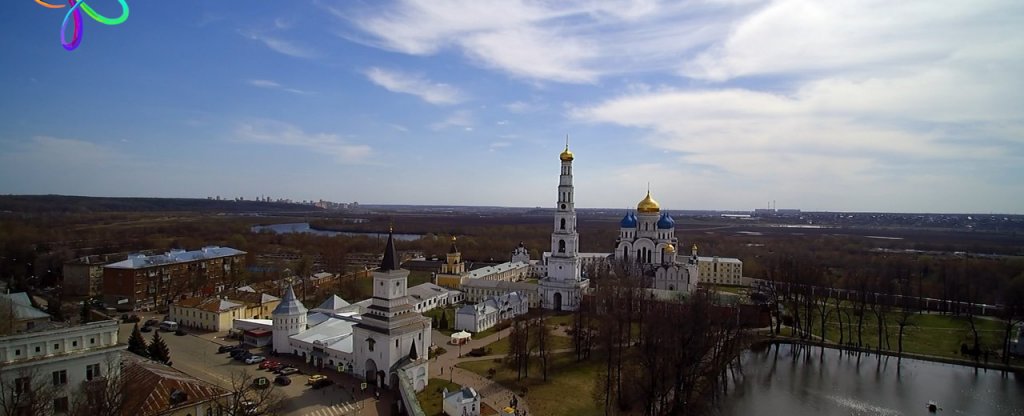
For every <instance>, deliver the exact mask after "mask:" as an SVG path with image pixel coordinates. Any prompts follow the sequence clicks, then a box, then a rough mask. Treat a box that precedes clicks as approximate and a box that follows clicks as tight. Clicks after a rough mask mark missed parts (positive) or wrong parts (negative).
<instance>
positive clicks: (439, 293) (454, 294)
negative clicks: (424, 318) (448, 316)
mask: <svg viewBox="0 0 1024 416" xmlns="http://www.w3.org/2000/svg"><path fill="white" fill-rule="evenodd" d="M462 299H463V295H462V292H460V291H458V290H448V289H445V288H443V287H441V286H438V285H435V284H433V283H423V284H420V285H416V286H413V287H410V288H409V302H411V303H412V308H413V310H415V311H416V312H419V313H423V312H426V311H429V310H431V309H434V308H436V307H438V306H448V305H454V304H456V303H459V302H462Z"/></svg>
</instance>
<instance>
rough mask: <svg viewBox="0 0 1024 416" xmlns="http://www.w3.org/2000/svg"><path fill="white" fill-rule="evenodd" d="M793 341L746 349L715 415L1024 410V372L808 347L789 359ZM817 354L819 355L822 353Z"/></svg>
mask: <svg viewBox="0 0 1024 416" xmlns="http://www.w3.org/2000/svg"><path fill="white" fill-rule="evenodd" d="M801 348H807V347H798V346H792V345H778V346H772V347H770V348H769V349H768V350H765V351H761V352H753V351H747V352H746V353H744V354H743V357H742V358H741V359H742V360H743V361H742V362H743V374H742V375H740V376H738V377H736V380H735V381H736V385H735V386H734V388H733V390H732V391H730V392H729V394H728V395H727V396H725V397H724V403H723V404H722V405H721V408H720V409H719V412H720V414H721V415H732V416H753V415H817V416H850V415H857V416H860V415H865V416H866V415H880V416H897V415H929V414H930V413H928V410H927V409H926V405H927V403H928V401H929V400H934V401H935V402H936V403H938V405H939V407H941V408H942V409H941V410H939V411H938V413H936V414H937V415H978V416H996V415H1017V416H1024V376H1021V375H1014V374H1013V373H1008V374H1006V375H1004V374H1003V373H1000V372H999V371H993V370H988V371H986V370H977V371H975V370H974V369H973V368H971V367H965V366H957V365H950V364H942V363H934V362H930V361H919V360H908V359H903V362H902V365H901V366H900V369H899V371H897V364H896V358H895V357H887V356H882V357H879V356H876V355H870V356H865V355H863V354H862V355H861V357H860V359H859V360H858V358H857V356H856V355H845V354H842V353H840V352H839V351H837V350H834V349H830V348H825V350H824V352H822V350H821V348H818V347H812V349H811V354H810V358H807V355H806V351H807V350H806V349H803V350H802V351H804V353H802V354H800V355H799V356H797V357H796V359H794V355H793V351H796V350H800V349H801ZM821 354H824V357H823V358H824V359H823V360H822V355H821Z"/></svg>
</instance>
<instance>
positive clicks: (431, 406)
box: [416, 378, 462, 416]
mask: <svg viewBox="0 0 1024 416" xmlns="http://www.w3.org/2000/svg"><path fill="white" fill-rule="evenodd" d="M446 388H447V389H448V391H449V392H451V391H455V390H458V389H461V388H462V386H460V385H459V384H458V383H451V382H448V380H444V379H440V378H432V379H430V380H429V381H428V382H427V388H425V389H423V391H421V392H419V393H416V400H419V402H420V407H421V408H423V413H426V414H427V416H437V415H442V414H444V411H443V409H442V406H443V404H444V399H443V398H442V397H441V393H442V392H443V391H444V389H446Z"/></svg>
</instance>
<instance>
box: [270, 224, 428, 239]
mask: <svg viewBox="0 0 1024 416" xmlns="http://www.w3.org/2000/svg"><path fill="white" fill-rule="evenodd" d="M263 231H271V232H275V233H278V234H287V233H308V234H316V235H325V236H328V237H334V236H338V235H344V236H350V237H358V236H366V237H371V238H387V236H388V235H387V234H384V233H360V232H355V231H326V230H314V229H312V228H309V223H308V222H296V223H291V224H271V225H254V226H253V227H252V232H254V233H258V232H263ZM420 237H422V235H420V234H395V239H396V240H405V241H412V240H416V239H419V238H420Z"/></svg>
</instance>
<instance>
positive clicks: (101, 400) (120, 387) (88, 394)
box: [70, 361, 125, 416]
mask: <svg viewBox="0 0 1024 416" xmlns="http://www.w3.org/2000/svg"><path fill="white" fill-rule="evenodd" d="M106 367H107V369H106V372H104V373H103V374H104V375H103V376H102V377H97V378H94V379H92V380H88V381H85V382H82V385H81V387H80V388H79V389H78V391H77V392H75V395H74V396H73V398H72V402H71V411H70V414H71V416H121V414H122V411H123V410H124V399H125V397H124V392H125V385H124V377H123V374H122V369H123V366H122V364H120V363H115V362H114V361H108V362H107V365H106Z"/></svg>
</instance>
